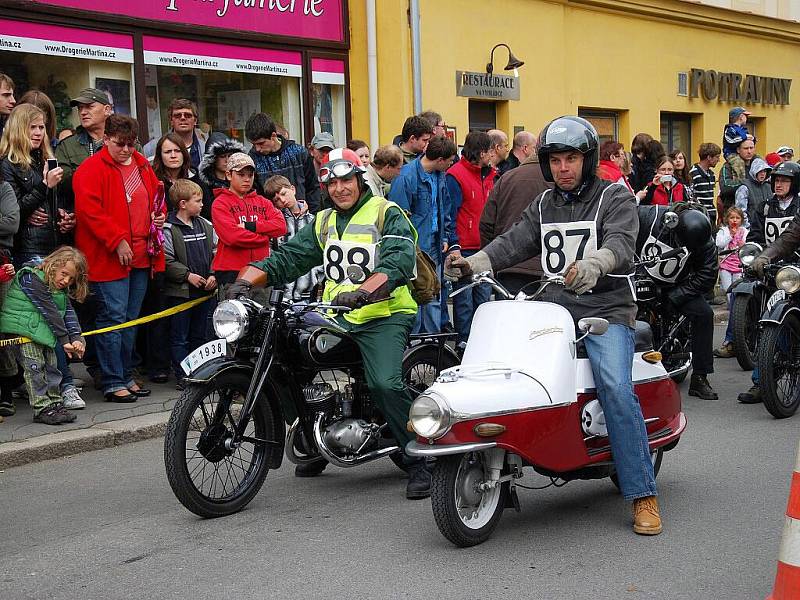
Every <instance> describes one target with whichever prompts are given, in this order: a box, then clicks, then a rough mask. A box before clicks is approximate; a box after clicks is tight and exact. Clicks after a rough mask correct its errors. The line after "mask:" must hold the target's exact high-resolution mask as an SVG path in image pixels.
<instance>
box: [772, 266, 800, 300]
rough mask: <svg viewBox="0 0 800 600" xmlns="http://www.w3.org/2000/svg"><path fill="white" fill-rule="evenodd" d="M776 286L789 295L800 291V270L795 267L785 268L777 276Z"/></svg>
mask: <svg viewBox="0 0 800 600" xmlns="http://www.w3.org/2000/svg"><path fill="white" fill-rule="evenodd" d="M775 285H776V286H777V287H779V288H780V289H782V290H783V291H784V292H786V293H787V294H794V293H795V292H796V291H798V290H800V269H798V268H797V267H794V266H790V267H783V268H782V269H781V270H780V271H778V274H777V275H775Z"/></svg>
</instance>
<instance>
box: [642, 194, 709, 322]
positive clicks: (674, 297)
mask: <svg viewBox="0 0 800 600" xmlns="http://www.w3.org/2000/svg"><path fill="white" fill-rule="evenodd" d="M668 210H669V207H667V206H640V207H639V235H638V237H637V238H636V254H637V256H640V255H641V252H642V248H643V247H644V244H645V241H646V240H647V238H648V236H649V235H650V228H651V226H652V227H653V235H654V236H655V237H656V239H657V240H659V241H661V242H664V243H665V244H667V245H668V246H670V247H672V248H678V247H680V246H681V244H680V243H679V242H678V241H677V240H676V239H675V234H674V232H673V231H672V230H670V229H667V228H666V227H664V226H663V223H664V219H663V217H664V213H665V212H667V211H668ZM654 219H657V220H656V222H655V224H653V220H654ZM718 274H719V261H718V257H717V246H716V244H715V243H714V238H713V237H711V236H709V238H708V240H707V241H706V242H705V243H703V244H702V245H701V246H700V247H699V248H696V249H690V253H689V260H687V261H686V264H685V265H684V266H683V269H682V270H681V272H680V273H679V274H678V277H677V279H676V281H675V283H673V284H666V283H665V284H663V285H664V286H669V287H670V290H669V292H668V294H667V295H668V296H669V299H670V301H672V302H673V303H674V304H675V305H676V306H678V307H680V306H681V305H682V304H683V303H684V302H686V301H687V300H689V299H691V298H692V297H694V296H703V295H705V294H706V293H708V292H710V291H711V290H712V289H714V285H716V283H717V276H718Z"/></svg>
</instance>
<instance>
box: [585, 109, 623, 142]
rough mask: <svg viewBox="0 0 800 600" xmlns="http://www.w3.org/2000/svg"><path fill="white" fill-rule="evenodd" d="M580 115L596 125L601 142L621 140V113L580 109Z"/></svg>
mask: <svg viewBox="0 0 800 600" xmlns="http://www.w3.org/2000/svg"><path fill="white" fill-rule="evenodd" d="M578 116H579V117H581V118H583V119H586V120H587V121H589V123H591V124H592V125H594V128H595V129H596V130H597V135H598V136H599V137H600V143H601V144H602V143H603V142H607V141H612V142H616V141H618V140H619V114H618V113H615V112H611V111H602V110H586V109H582V108H581V109H578Z"/></svg>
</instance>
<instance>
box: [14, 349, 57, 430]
mask: <svg viewBox="0 0 800 600" xmlns="http://www.w3.org/2000/svg"><path fill="white" fill-rule="evenodd" d="M17 348H18V349H19V350H18V351H19V359H20V363H21V364H22V368H23V371H24V376H25V387H26V388H27V389H28V400H29V401H30V403H31V407H32V408H33V414H34V415H38V414H39V413H40V412H42V410H44V409H45V408H47V407H48V406H50V405H51V404H55V403H56V402H61V389H60V388H61V371H59V370H58V359H57V358H56V353H55V351H54V350H53V349H52V348H48V347H47V346H42V345H41V344H37V343H36V342H30V343H29V344H22V345H20V346H17Z"/></svg>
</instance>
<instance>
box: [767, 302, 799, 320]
mask: <svg viewBox="0 0 800 600" xmlns="http://www.w3.org/2000/svg"><path fill="white" fill-rule="evenodd" d="M789 314H794V315H795V316H796V317H797V318H800V307H798V306H796V305H794V304H792V303H791V302H790V301H789V300H788V299H786V300H781V301H780V302H777V303H776V304H775V306H773V307H772V308H771V309H770V310H769V312H768V313H766V314H764V315H763V316H762V317H761V321H760V322H761V323H777V324H778V325H780V324H782V323H783V321H784V319H786V315H789Z"/></svg>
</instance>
